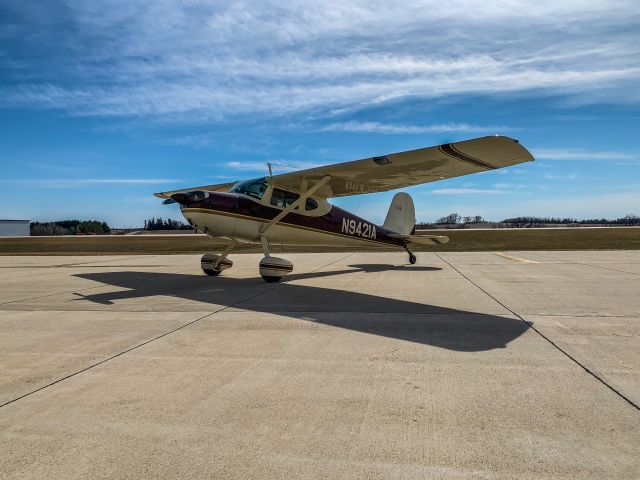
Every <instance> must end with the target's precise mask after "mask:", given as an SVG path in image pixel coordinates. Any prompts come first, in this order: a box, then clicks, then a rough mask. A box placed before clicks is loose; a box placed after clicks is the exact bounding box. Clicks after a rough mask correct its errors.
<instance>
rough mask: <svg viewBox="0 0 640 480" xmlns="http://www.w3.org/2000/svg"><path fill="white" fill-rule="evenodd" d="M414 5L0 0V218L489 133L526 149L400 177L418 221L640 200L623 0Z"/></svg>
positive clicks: (152, 210)
mask: <svg viewBox="0 0 640 480" xmlns="http://www.w3.org/2000/svg"><path fill="white" fill-rule="evenodd" d="M38 3H40V4H38ZM410 3H411V6H402V7H399V6H398V5H399V4H398V3H397V2H385V1H372V0H368V1H355V2H346V1H339V2H338V1H335V2H334V1H330V0H329V1H323V2H314V1H296V2H289V3H285V2H276V3H272V2H268V1H260V2H251V1H233V2H223V1H216V2H204V1H198V0H191V1H185V2H177V1H164V0H154V1H137V2H136V1H130V0H129V1H124V0H122V1H121V0H103V1H95V2H86V1H80V0H78V1H65V2H61V1H53V0H52V1H47V2H24V1H14V0H3V1H2V2H0V89H1V95H0V172H1V173H0V200H1V201H0V218H31V219H36V220H54V219H62V218H99V219H101V220H106V221H108V222H109V223H110V224H111V225H115V226H138V225H141V224H142V221H143V220H144V219H145V218H147V217H150V216H162V217H167V216H170V217H173V218H179V212H178V210H177V209H176V208H175V206H166V207H163V206H161V205H159V201H158V200H157V199H156V198H155V197H153V196H152V194H153V192H156V191H161V190H167V189H172V188H180V187H186V186H192V185H202V184H208V183H218V182H226V181H229V180H232V179H237V178H246V177H255V176H260V175H263V174H265V173H266V167H265V163H266V162H272V163H274V164H276V165H277V166H276V167H275V170H276V172H284V171H290V170H291V169H297V168H306V167H309V166H312V165H320V164H329V163H333V162H340V161H347V160H355V159H359V158H364V157H370V156H373V155H382V154H385V153H391V152H395V151H402V150H408V149H413V148H419V147H424V146H429V145H435V144H439V143H444V142H451V141H456V140H463V139H467V138H473V137H476V136H482V135H491V134H504V135H510V136H514V137H516V138H518V139H519V140H520V141H521V143H522V144H523V145H525V146H526V147H528V148H529V149H530V150H531V151H532V153H533V154H534V155H535V156H536V158H537V161H536V162H533V163H529V164H525V165H521V166H516V167H513V168H509V169H503V170H500V171H495V172H487V173H482V174H477V175H472V176H468V177H463V178H458V179H451V180H447V181H443V182H437V183H432V184H428V185H422V186H418V187H412V188H410V189H407V191H408V192H409V193H411V194H412V196H413V197H414V200H415V203H416V211H417V217H418V220H427V221H429V220H434V219H436V218H438V217H440V216H442V215H445V214H447V213H450V212H454V211H455V212H458V213H460V214H462V215H483V216H484V217H485V218H489V219H494V220H499V219H502V218H505V217H510V216H515V215H544V216H576V217H602V216H605V217H617V216H622V215H625V214H627V213H638V214H640V136H639V132H640V108H639V106H640V81H639V80H640V11H639V10H638V8H637V0H634V1H607V2H603V1H597V0H592V1H580V0H573V1H560V0H555V1H547V0H540V1H537V2H518V1H515V0H510V1H505V0H485V1H479V2H478V1H468V0H452V1H448V2H420V1H414V2H410ZM392 195H393V193H384V194H376V195H366V196H357V197H350V198H345V199H340V200H336V201H335V202H334V203H336V204H338V205H341V206H344V207H346V208H350V209H353V210H356V211H357V213H358V214H360V215H363V216H366V217H368V218H370V219H371V220H373V221H377V222H381V221H382V220H383V219H384V215H385V213H386V210H387V207H388V204H389V202H390V198H391V196H392Z"/></svg>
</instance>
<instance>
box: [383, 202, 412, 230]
mask: <svg viewBox="0 0 640 480" xmlns="http://www.w3.org/2000/svg"><path fill="white" fill-rule="evenodd" d="M383 226H384V228H386V229H387V230H391V231H392V232H395V233H398V234H400V235H409V234H411V232H413V228H414V227H415V226H416V210H415V207H414V206H413V199H412V198H411V196H410V195H409V194H408V193H404V192H399V193H396V194H395V195H394V197H393V200H391V206H390V207H389V212H388V213H387V218H386V219H385V220H384V225H383Z"/></svg>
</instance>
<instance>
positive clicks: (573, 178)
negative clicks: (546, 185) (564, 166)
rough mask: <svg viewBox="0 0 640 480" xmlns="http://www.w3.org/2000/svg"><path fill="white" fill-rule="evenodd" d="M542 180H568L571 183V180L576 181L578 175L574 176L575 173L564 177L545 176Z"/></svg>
mask: <svg viewBox="0 0 640 480" xmlns="http://www.w3.org/2000/svg"><path fill="white" fill-rule="evenodd" d="M544 178H546V179H548V180H569V181H573V180H577V179H578V175H576V174H575V173H568V174H566V175H552V174H547V175H545V176H544Z"/></svg>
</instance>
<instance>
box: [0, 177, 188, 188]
mask: <svg viewBox="0 0 640 480" xmlns="http://www.w3.org/2000/svg"><path fill="white" fill-rule="evenodd" d="M178 182H181V180H177V179H171V178H74V179H64V178H52V179H42V178H34V179H5V180H0V184H5V185H20V186H21V187H23V188H28V187H37V188H67V187H81V186H91V185H161V184H168V183H178Z"/></svg>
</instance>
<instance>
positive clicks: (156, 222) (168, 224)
mask: <svg viewBox="0 0 640 480" xmlns="http://www.w3.org/2000/svg"><path fill="white" fill-rule="evenodd" d="M144 229H145V230H193V227H192V226H191V225H188V224H186V223H184V222H181V221H179V220H172V219H170V218H167V219H166V220H165V219H162V218H160V217H158V218H155V217H151V218H149V219H147V220H145V221H144Z"/></svg>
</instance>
